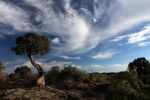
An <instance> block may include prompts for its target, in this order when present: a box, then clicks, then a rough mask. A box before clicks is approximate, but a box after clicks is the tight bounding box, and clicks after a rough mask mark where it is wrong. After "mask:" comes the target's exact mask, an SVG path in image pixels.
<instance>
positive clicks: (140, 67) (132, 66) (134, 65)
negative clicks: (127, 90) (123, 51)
mask: <svg viewBox="0 0 150 100" xmlns="http://www.w3.org/2000/svg"><path fill="white" fill-rule="evenodd" d="M128 69H129V71H133V70H134V71H136V72H137V74H138V75H139V76H140V75H148V74H150V63H149V61H148V60H147V59H145V58H144V57H142V58H137V59H135V60H134V61H133V62H131V63H129V67H128Z"/></svg>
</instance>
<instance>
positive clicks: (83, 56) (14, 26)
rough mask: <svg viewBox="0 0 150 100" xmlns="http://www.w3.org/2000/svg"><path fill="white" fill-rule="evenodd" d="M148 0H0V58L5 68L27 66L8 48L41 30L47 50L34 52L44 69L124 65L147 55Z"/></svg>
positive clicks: (115, 69)
mask: <svg viewBox="0 0 150 100" xmlns="http://www.w3.org/2000/svg"><path fill="white" fill-rule="evenodd" d="M149 5H150V0H144V1H142V0H0V61H1V62H3V64H4V65H5V67H6V70H7V71H8V72H12V71H14V69H15V68H16V67H20V66H23V65H27V66H29V67H30V68H32V70H35V68H34V67H33V66H32V65H31V63H30V62H29V60H28V58H27V56H26V55H24V56H17V55H15V54H14V52H12V51H11V47H12V46H15V40H16V38H17V37H18V36H22V35H24V34H26V33H29V32H36V33H38V34H40V35H45V36H47V37H48V38H49V41H50V43H51V48H50V49H51V51H50V53H49V54H47V55H45V56H39V55H37V56H35V59H36V61H37V63H39V64H41V66H42V67H43V68H44V70H45V71H47V70H49V69H50V68H51V67H52V66H55V65H59V66H61V67H63V66H66V65H73V66H76V67H79V68H80V69H81V70H85V71H88V72H118V71H125V70H127V66H128V63H129V62H132V61H133V60H134V59H136V58H138V57H146V59H148V60H150V6H149Z"/></svg>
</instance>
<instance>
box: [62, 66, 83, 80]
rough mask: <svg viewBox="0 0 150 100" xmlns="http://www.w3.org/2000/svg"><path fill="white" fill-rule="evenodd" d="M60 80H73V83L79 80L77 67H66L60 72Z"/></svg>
mask: <svg viewBox="0 0 150 100" xmlns="http://www.w3.org/2000/svg"><path fill="white" fill-rule="evenodd" d="M60 78H61V79H63V80H65V79H68V78H69V79H73V80H75V81H80V80H81V71H80V70H79V69H78V68H77V67H72V66H68V67H65V68H64V69H62V70H61V72H60Z"/></svg>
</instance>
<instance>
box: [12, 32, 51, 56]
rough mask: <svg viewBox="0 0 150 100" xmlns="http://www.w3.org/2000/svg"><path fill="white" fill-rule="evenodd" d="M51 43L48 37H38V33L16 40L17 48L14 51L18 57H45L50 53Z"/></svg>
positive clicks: (13, 48)
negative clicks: (38, 55)
mask: <svg viewBox="0 0 150 100" xmlns="http://www.w3.org/2000/svg"><path fill="white" fill-rule="evenodd" d="M49 46H50V44H49V41H48V38H47V37H46V36H42V35H38V34H37V33H28V34H26V35H24V36H20V37H18V38H17V39H16V46H15V47H12V50H13V51H14V52H15V53H16V55H23V54H30V55H36V54H40V55H44V54H47V53H48V52H49Z"/></svg>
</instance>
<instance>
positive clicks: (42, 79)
mask: <svg viewBox="0 0 150 100" xmlns="http://www.w3.org/2000/svg"><path fill="white" fill-rule="evenodd" d="M28 57H29V59H30V62H31V63H32V65H33V66H34V67H35V68H36V69H37V70H38V73H39V78H38V80H37V85H40V86H44V85H45V74H44V71H43V69H42V67H41V66H40V65H39V64H37V63H36V62H35V61H34V60H33V56H32V55H28Z"/></svg>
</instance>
